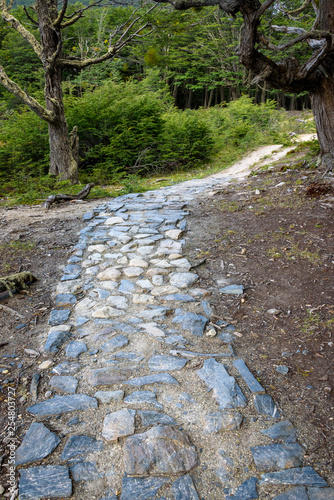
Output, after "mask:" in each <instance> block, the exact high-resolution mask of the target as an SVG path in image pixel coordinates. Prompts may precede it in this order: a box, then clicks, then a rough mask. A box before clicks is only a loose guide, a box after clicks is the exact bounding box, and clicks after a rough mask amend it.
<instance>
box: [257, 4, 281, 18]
mask: <svg viewBox="0 0 334 500" xmlns="http://www.w3.org/2000/svg"><path fill="white" fill-rule="evenodd" d="M275 1H276V0H266V1H265V2H264V3H263V4H262V5H261V7H260V8H259V10H258V11H257V13H256V16H257V18H258V19H260V17H261V16H262V14H263V13H264V12H265V11H266V10H267V9H269V7H270V6H271V5H272V4H273V3H274V2H275Z"/></svg>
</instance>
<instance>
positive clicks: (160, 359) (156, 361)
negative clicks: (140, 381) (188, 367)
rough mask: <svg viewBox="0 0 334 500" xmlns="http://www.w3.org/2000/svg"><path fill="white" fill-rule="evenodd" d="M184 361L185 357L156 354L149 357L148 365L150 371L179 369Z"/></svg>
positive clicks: (185, 361)
mask: <svg viewBox="0 0 334 500" xmlns="http://www.w3.org/2000/svg"><path fill="white" fill-rule="evenodd" d="M186 363H187V360H186V359H182V358H177V357H175V356H164V355H162V354H156V355H155V356H152V357H151V358H150V359H149V361H148V366H149V368H150V370H152V371H160V370H181V368H183V367H184V365H185V364H186Z"/></svg>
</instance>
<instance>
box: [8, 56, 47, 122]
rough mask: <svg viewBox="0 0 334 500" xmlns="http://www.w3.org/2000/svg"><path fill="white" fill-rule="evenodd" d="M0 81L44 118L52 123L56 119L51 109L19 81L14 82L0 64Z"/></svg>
mask: <svg viewBox="0 0 334 500" xmlns="http://www.w3.org/2000/svg"><path fill="white" fill-rule="evenodd" d="M0 83H1V84H2V85H3V86H4V87H5V88H6V89H7V90H9V92H11V93H12V94H14V95H15V96H16V97H18V98H19V99H21V101H23V102H24V104H26V105H27V106H29V108H30V109H31V110H32V111H34V113H36V115H38V116H39V117H40V118H42V120H44V121H46V122H48V123H52V122H53V121H54V119H55V115H54V113H52V112H51V111H48V110H47V109H45V108H44V107H43V106H42V105H41V104H40V103H39V102H38V101H36V99H34V98H33V97H31V96H30V95H28V94H27V93H26V92H24V91H23V90H22V89H21V87H19V86H18V85H17V83H15V82H13V81H12V80H11V79H10V78H9V77H8V75H7V74H6V72H5V70H4V69H3V67H2V66H1V64H0Z"/></svg>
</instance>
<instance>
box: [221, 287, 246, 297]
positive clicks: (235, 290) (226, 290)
mask: <svg viewBox="0 0 334 500" xmlns="http://www.w3.org/2000/svg"><path fill="white" fill-rule="evenodd" d="M219 291H220V293H227V294H233V295H242V294H243V293H244V287H243V286H242V285H228V286H225V287H224V288H221V289H220V290H219Z"/></svg>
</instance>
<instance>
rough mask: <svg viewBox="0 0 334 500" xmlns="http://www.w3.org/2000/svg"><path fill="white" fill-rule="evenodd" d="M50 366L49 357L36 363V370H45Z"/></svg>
mask: <svg viewBox="0 0 334 500" xmlns="http://www.w3.org/2000/svg"><path fill="white" fill-rule="evenodd" d="M50 366H52V361H51V360H50V359H47V360H46V361H43V362H42V363H41V364H40V365H38V370H47V369H48V368H50Z"/></svg>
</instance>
